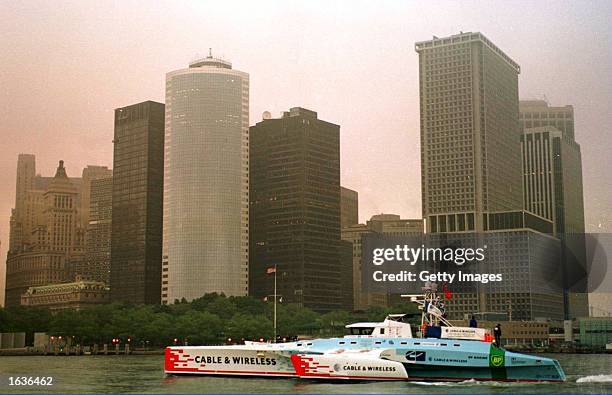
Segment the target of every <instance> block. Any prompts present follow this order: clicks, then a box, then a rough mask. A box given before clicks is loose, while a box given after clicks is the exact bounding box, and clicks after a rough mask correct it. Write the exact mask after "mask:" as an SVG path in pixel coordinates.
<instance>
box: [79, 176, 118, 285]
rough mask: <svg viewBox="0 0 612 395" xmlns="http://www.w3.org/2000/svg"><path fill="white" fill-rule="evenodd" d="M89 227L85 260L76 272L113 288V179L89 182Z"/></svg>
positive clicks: (81, 276)
mask: <svg viewBox="0 0 612 395" xmlns="http://www.w3.org/2000/svg"><path fill="white" fill-rule="evenodd" d="M89 185H90V192H89V196H90V198H89V210H88V211H89V214H88V215H89V223H88V226H87V232H86V234H85V259H84V260H83V264H82V265H79V266H78V267H77V268H76V275H77V276H80V278H82V279H88V280H92V281H99V282H102V283H104V284H107V285H108V284H110V256H111V246H110V245H111V234H112V226H111V224H112V212H113V207H112V201H113V178H112V177H107V178H99V179H94V180H91V181H90V182H89Z"/></svg>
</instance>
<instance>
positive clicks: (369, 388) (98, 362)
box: [0, 354, 612, 394]
mask: <svg viewBox="0 0 612 395" xmlns="http://www.w3.org/2000/svg"><path fill="white" fill-rule="evenodd" d="M550 356H551V357H553V358H557V359H559V361H560V362H561V365H562V366H563V368H564V370H565V372H566V374H567V377H568V381H567V382H566V383H561V384H552V383H537V384H528V383H475V382H463V383H409V382H382V383H381V382H370V383H353V384H342V383H322V382H316V381H309V380H300V379H271V378H269V379H257V378H250V379H244V378H242V379H241V378H221V377H191V376H181V377H166V376H165V375H164V373H163V370H162V366H163V356H79V357H75V356H70V357H60V356H57V357H56V356H46V357H44V356H40V357H0V377H2V387H0V393H5V392H12V393H16V392H30V393H31V392H62V393H65V392H78V393H93V392H95V393H103V392H106V393H108V392H112V393H222V392H230V393H343V394H346V393H362V394H363V393H409V394H421V393H454V394H457V393H472V394H475V393H491V392H493V393H522V394H525V393H594V394H602V393H612V355H564V354H559V355H550ZM7 374H17V375H24V374H27V375H30V376H32V375H41V376H54V377H55V380H54V386H53V387H46V388H45V389H32V388H31V387H30V388H27V389H24V388H21V389H15V388H14V387H8V386H6V382H7Z"/></svg>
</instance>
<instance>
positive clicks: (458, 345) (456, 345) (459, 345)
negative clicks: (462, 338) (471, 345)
mask: <svg viewBox="0 0 612 395" xmlns="http://www.w3.org/2000/svg"><path fill="white" fill-rule="evenodd" d="M453 346H455V347H461V344H457V343H455V344H453Z"/></svg>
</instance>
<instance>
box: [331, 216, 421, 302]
mask: <svg viewBox="0 0 612 395" xmlns="http://www.w3.org/2000/svg"><path fill="white" fill-rule="evenodd" d="M371 234H382V235H388V236H405V237H422V235H423V220H422V219H401V218H400V216H399V215H397V214H377V215H373V216H372V217H371V218H370V220H369V221H367V224H366V225H363V224H355V225H351V226H348V227H346V228H342V232H341V237H342V240H343V241H346V242H349V243H351V245H352V251H353V256H352V259H353V299H354V309H355V310H365V309H367V308H368V307H371V306H387V305H389V304H390V302H391V297H390V295H389V294H388V293H380V292H366V291H364V289H363V278H362V276H363V273H362V271H363V264H364V262H363V248H362V247H363V238H364V236H365V237H367V236H368V235H371Z"/></svg>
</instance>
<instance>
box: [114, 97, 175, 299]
mask: <svg viewBox="0 0 612 395" xmlns="http://www.w3.org/2000/svg"><path fill="white" fill-rule="evenodd" d="M113 142H114V152H113V195H112V228H111V229H112V230H111V275H110V288H111V300H115V301H129V302H132V303H150V304H157V303H160V294H161V242H162V199H163V185H164V179H163V163H164V105H163V104H162V103H156V102H153V101H145V102H142V103H139V104H134V105H131V106H127V107H123V108H118V109H116V110H115V136H114V140H113Z"/></svg>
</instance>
